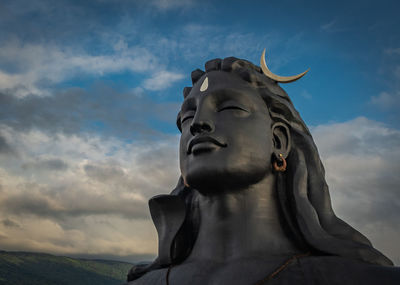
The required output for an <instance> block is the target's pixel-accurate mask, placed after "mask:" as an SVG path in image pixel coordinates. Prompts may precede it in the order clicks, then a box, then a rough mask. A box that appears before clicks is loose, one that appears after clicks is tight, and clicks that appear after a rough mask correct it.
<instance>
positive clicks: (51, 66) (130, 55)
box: [0, 39, 181, 97]
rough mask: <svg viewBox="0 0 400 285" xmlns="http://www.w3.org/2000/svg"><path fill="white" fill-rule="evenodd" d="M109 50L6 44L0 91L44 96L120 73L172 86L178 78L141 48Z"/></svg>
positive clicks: (0, 53)
mask: <svg viewBox="0 0 400 285" xmlns="http://www.w3.org/2000/svg"><path fill="white" fill-rule="evenodd" d="M112 46H113V50H112V51H111V52H109V53H104V54H99V55H93V54H89V53H87V52H86V51H83V50H79V49H77V48H72V47H60V46H55V45H41V44H32V43H29V44H22V43H21V42H20V41H18V40H14V41H10V42H9V43H7V44H6V45H4V46H2V48H1V49H0V63H4V65H5V66H7V65H9V66H12V69H10V68H9V69H8V70H7V69H6V68H3V70H0V91H3V92H10V93H12V94H15V95H17V96H19V97H22V96H26V95H28V94H38V95H48V94H49V93H48V92H47V91H46V87H48V86H51V84H54V83H59V82H62V81H64V80H67V79H71V78H76V77H77V76H81V75H91V76H102V75H104V74H108V73H117V72H124V71H129V72H132V73H145V74H146V73H154V74H153V75H152V76H153V77H152V78H150V79H149V80H150V81H151V82H152V80H153V81H154V80H156V79H157V78H160V79H161V80H164V81H167V80H170V81H171V82H173V81H174V80H177V79H176V78H177V76H178V77H179V76H181V75H178V74H174V73H172V72H169V71H166V70H165V67H164V66H163V65H162V64H159V63H158V59H157V57H156V56H154V55H153V54H152V53H150V52H149V51H148V50H147V49H145V48H143V47H139V46H131V47H128V45H127V44H126V42H125V41H124V40H123V39H119V40H118V41H117V42H115V43H114V44H113V45H112ZM166 77H167V78H166ZM179 78H181V77H179ZM164 83H168V82H164ZM157 86H158V89H154V90H160V89H161V88H162V87H163V86H168V84H164V85H160V84H158V85H157ZM149 89H150V88H149ZM150 90H153V89H150Z"/></svg>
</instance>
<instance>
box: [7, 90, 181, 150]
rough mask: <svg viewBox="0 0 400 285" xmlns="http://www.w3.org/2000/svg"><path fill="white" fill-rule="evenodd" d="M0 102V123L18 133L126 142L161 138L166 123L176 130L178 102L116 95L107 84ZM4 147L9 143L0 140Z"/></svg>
mask: <svg viewBox="0 0 400 285" xmlns="http://www.w3.org/2000/svg"><path fill="white" fill-rule="evenodd" d="M0 103H1V105H2V112H1V114H0V121H1V122H2V123H3V124H5V125H7V126H10V127H12V128H13V129H15V130H18V131H27V130H31V129H39V130H42V131H45V132H47V133H49V134H55V133H58V132H62V133H66V134H74V133H81V132H96V133H101V134H103V135H106V136H116V137H120V138H125V139H133V138H145V137H148V138H149V137H153V138H154V137H157V136H160V135H161V132H162V131H164V129H163V127H161V126H163V125H165V124H167V125H168V126H169V129H170V130H172V129H175V127H174V125H175V118H176V114H177V112H178V110H179V104H178V103H170V102H164V103H156V102H154V101H152V100H149V99H147V98H144V97H138V96H135V95H134V94H132V93H121V92H117V91H116V90H114V89H113V88H111V87H109V86H106V85H104V84H99V85H95V86H94V87H93V88H92V89H91V90H89V91H84V90H82V89H69V90H68V91H65V92H60V93H57V94H55V95H53V96H45V97H39V96H26V97H23V98H16V97H15V96H13V95H9V94H4V93H0ZM158 124H159V125H160V127H158ZM151 127H153V128H151ZM157 128H158V129H159V130H158V131H157ZM1 146H3V148H5V147H7V146H8V144H6V141H5V140H3V143H2V141H1V140H0V147H1ZM9 150H11V148H9Z"/></svg>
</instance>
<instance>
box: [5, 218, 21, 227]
mask: <svg viewBox="0 0 400 285" xmlns="http://www.w3.org/2000/svg"><path fill="white" fill-rule="evenodd" d="M1 223H2V224H3V225H4V226H6V227H10V228H19V227H20V226H19V224H18V223H16V222H14V221H13V220H10V219H4V220H2V221H1Z"/></svg>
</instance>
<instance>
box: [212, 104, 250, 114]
mask: <svg viewBox="0 0 400 285" xmlns="http://www.w3.org/2000/svg"><path fill="white" fill-rule="evenodd" d="M225 110H241V111H245V112H248V113H249V111H247V110H246V109H245V108H242V107H240V106H237V105H228V106H223V107H221V108H219V109H218V112H221V111H225Z"/></svg>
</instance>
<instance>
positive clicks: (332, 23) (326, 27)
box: [320, 20, 336, 31]
mask: <svg viewBox="0 0 400 285" xmlns="http://www.w3.org/2000/svg"><path fill="white" fill-rule="evenodd" d="M335 24H336V20H332V21H330V22H328V23H325V24H323V25H321V27H320V29H321V30H322V31H331V30H332V28H333V27H334V26H335Z"/></svg>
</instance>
